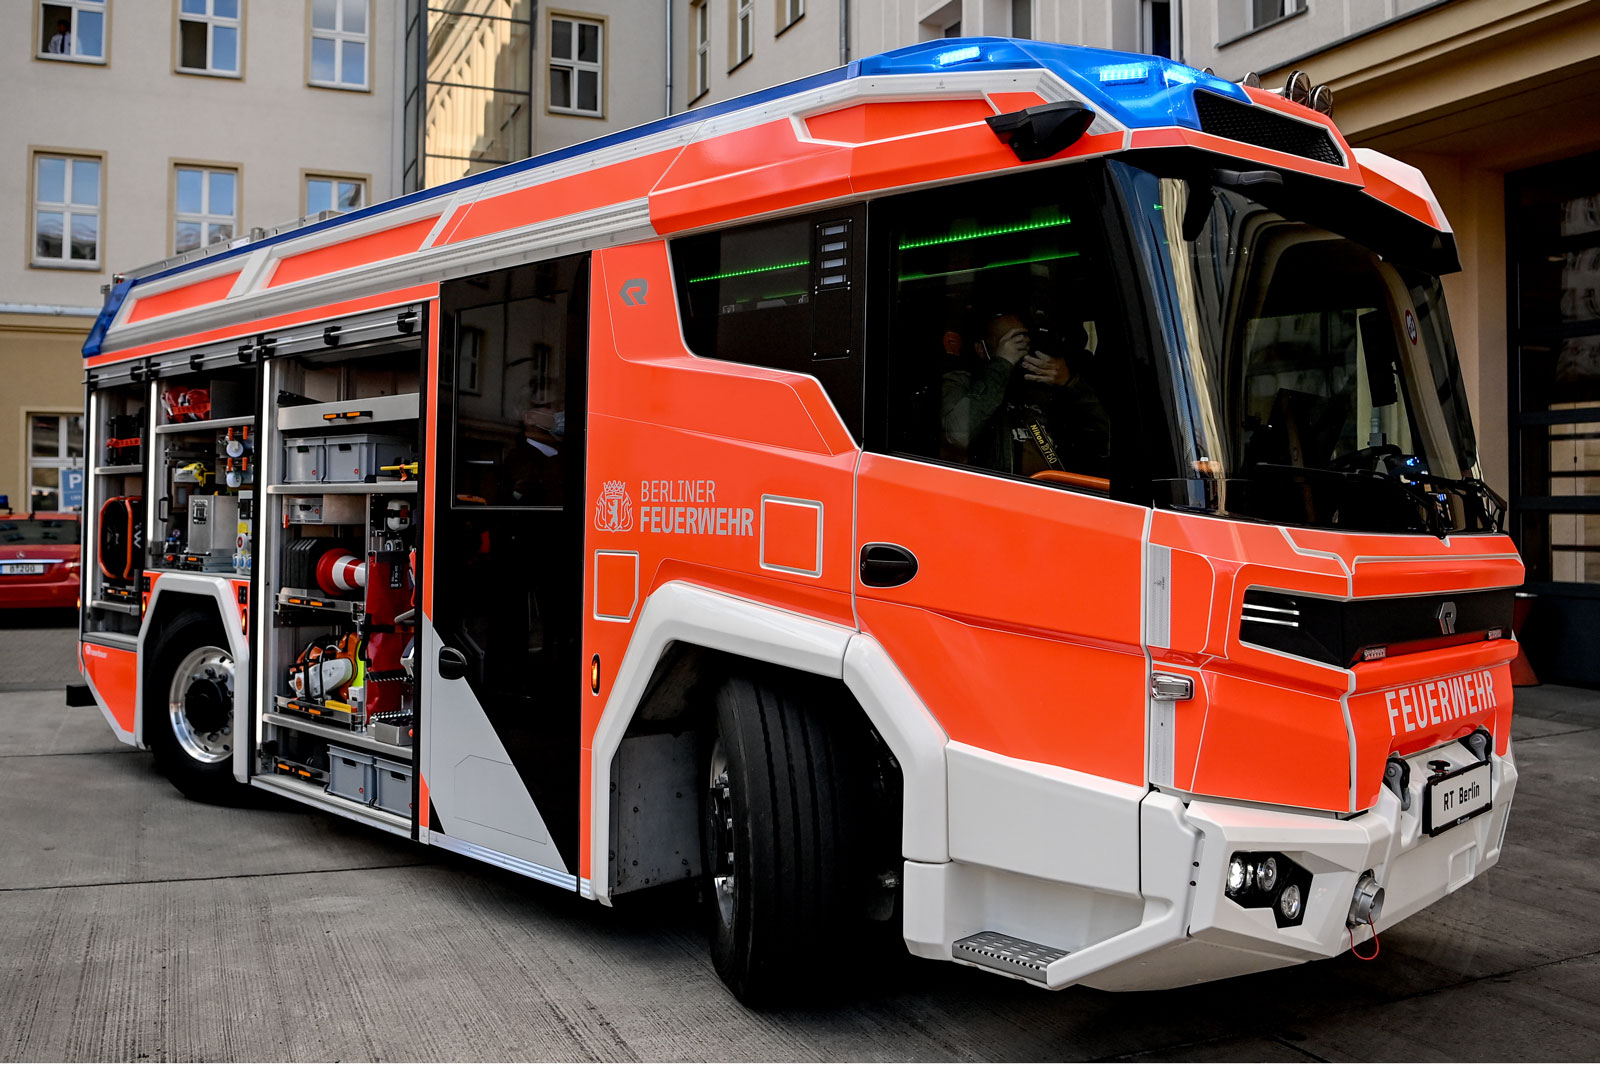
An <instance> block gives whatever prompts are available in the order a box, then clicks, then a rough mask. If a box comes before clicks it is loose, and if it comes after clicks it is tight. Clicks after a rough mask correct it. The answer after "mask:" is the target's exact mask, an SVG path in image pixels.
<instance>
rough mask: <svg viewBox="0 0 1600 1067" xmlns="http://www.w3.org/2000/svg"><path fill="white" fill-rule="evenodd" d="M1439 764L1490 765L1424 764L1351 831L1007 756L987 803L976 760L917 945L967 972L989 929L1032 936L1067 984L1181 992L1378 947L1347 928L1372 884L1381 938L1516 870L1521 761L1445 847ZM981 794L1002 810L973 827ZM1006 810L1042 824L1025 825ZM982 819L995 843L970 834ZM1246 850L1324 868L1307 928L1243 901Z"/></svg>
mask: <svg viewBox="0 0 1600 1067" xmlns="http://www.w3.org/2000/svg"><path fill="white" fill-rule="evenodd" d="M950 747H951V749H955V748H957V747H958V746H956V745H954V744H953V743H952V745H951V746H950ZM952 755H955V754H954V753H952ZM1438 759H1444V760H1447V761H1449V762H1450V763H1451V764H1452V766H1453V767H1461V766H1466V765H1468V764H1471V763H1475V762H1476V761H1477V760H1476V757H1475V756H1474V755H1473V754H1472V752H1471V751H1470V750H1469V749H1468V748H1467V747H1466V746H1465V745H1463V744H1461V743H1460V742H1459V741H1452V742H1449V743H1448V744H1445V745H1441V746H1439V747H1437V748H1434V749H1431V750H1429V751H1427V752H1422V753H1417V754H1415V755H1413V756H1410V757H1408V758H1407V762H1408V763H1409V764H1410V783H1409V786H1408V790H1407V791H1408V792H1409V794H1410V796H1409V802H1408V803H1402V799H1401V797H1400V796H1398V795H1397V794H1396V793H1395V792H1393V791H1391V790H1390V789H1388V788H1385V789H1383V790H1382V791H1381V793H1380V797H1379V800H1378V803H1377V804H1376V805H1375V806H1374V807H1372V808H1371V809H1369V810H1368V811H1366V812H1363V813H1362V814H1360V815H1357V816H1354V817H1351V818H1336V817H1334V816H1332V815H1327V814H1313V813H1308V812H1304V811H1294V810H1285V809H1281V808H1269V807H1264V806H1259V805H1250V804H1244V803H1240V802H1237V801H1225V800H1209V799H1198V798H1197V799H1193V800H1191V801H1189V802H1188V803H1187V804H1186V803H1184V802H1182V801H1181V800H1180V799H1179V798H1178V797H1177V796H1174V795H1172V794H1170V793H1161V792H1156V791H1153V790H1152V791H1148V792H1144V793H1143V794H1142V795H1140V791H1138V790H1134V789H1131V788H1129V787H1124V786H1121V785H1120V784H1116V783H1107V782H1105V780H1104V779H1090V778H1089V777H1088V776H1078V775H1074V774H1071V773H1070V772H1061V771H1056V770H1052V769H1048V768H1041V767H1040V765H1038V764H1032V765H1028V764H1022V763H1021V762H1020V761H1010V760H997V759H994V758H992V757H990V758H989V759H988V761H987V763H985V764H984V766H986V767H987V768H988V772H989V773H988V777H985V778H982V779H975V781H976V782H977V784H979V785H981V786H982V788H981V789H977V790H972V791H970V796H969V793H968V792H967V791H964V790H963V788H961V787H959V783H960V782H961V781H963V780H964V779H965V778H966V777H967V774H968V772H966V771H964V770H962V768H963V767H964V766H966V765H967V764H969V763H970V762H971V761H970V757H967V758H965V759H964V760H961V761H958V760H955V759H952V762H951V764H950V767H951V782H952V792H951V800H952V803H951V809H950V810H951V860H950V862H946V863H913V862H907V863H906V864H905V938H906V944H907V946H908V947H909V948H910V949H911V951H912V952H914V953H915V954H917V955H920V956H926V957H930V958H935V959H952V958H956V957H955V956H954V954H953V952H952V946H953V944H954V943H956V942H957V941H960V940H962V939H965V938H969V937H972V936H973V935H976V934H979V933H980V932H983V931H989V932H995V933H998V934H1002V935H1008V936H1011V937H1015V938H1021V939H1023V940H1024V941H1025V942H1031V943H1033V944H1034V945H1035V946H1036V947H1039V948H1043V949H1052V950H1059V952H1058V953H1057V954H1052V956H1051V958H1052V960H1053V961H1052V962H1050V963H1049V964H1048V966H1047V967H1044V968H1041V969H1039V970H1037V971H1034V972H1032V973H1028V974H1024V975H1022V977H1025V978H1027V979H1028V980H1029V981H1033V982H1035V984H1038V985H1042V986H1045V987H1047V988H1050V989H1061V988H1065V987H1067V986H1070V985H1077V984H1082V985H1088V986H1093V987H1095V988H1099V989H1114V990H1136V989H1170V988H1174V987H1178V986H1184V985H1191V984H1194V983H1198V982H1207V981H1213V980H1216V979H1221V978H1230V977H1234V976H1237V975H1242V974H1250V973H1253V972H1256V971H1264V970H1270V969H1272V968H1275V967H1285V966H1289V965H1291V964H1295V963H1302V962H1305V961H1308V960H1314V959H1322V958H1327V957H1331V956H1336V955H1338V954H1340V953H1342V952H1345V951H1347V950H1348V949H1350V948H1351V947H1352V945H1359V944H1361V943H1362V942H1363V941H1366V940H1368V939H1370V938H1371V937H1372V936H1373V932H1374V931H1373V930H1372V929H1369V928H1368V927H1366V926H1362V927H1360V928H1359V929H1351V928H1350V927H1349V926H1348V925H1347V919H1348V917H1349V914H1350V905H1351V898H1352V896H1353V895H1354V893H1355V890H1356V884H1357V882H1358V881H1359V880H1360V879H1361V877H1362V875H1363V874H1366V873H1368V872H1370V873H1371V874H1372V876H1373V877H1374V878H1375V879H1376V881H1377V882H1378V884H1380V885H1381V886H1382V887H1383V888H1384V894H1385V897H1384V903H1383V908H1382V911H1381V913H1380V914H1379V916H1378V919H1377V922H1376V924H1375V925H1376V928H1377V930H1380V931H1381V930H1385V929H1388V928H1389V927H1391V926H1393V925H1394V924H1395V923H1398V922H1400V921H1401V920H1402V919H1405V918H1406V917H1407V916H1410V915H1413V914H1415V913H1416V912H1417V911H1419V910H1421V909H1422V908H1425V907H1427V906H1428V905H1429V904H1432V903H1433V902H1434V901H1436V900H1438V899H1440V898H1441V897H1443V896H1445V895H1446V894H1448V893H1451V892H1454V891H1455V890H1456V889H1459V888H1460V887H1461V886H1463V885H1465V884H1466V883H1467V882H1469V881H1471V880H1472V879H1473V878H1474V877H1476V876H1477V875H1478V874H1479V873H1481V872H1482V871H1484V870H1486V869H1487V868H1489V867H1490V866H1492V865H1493V864H1494V863H1495V862H1497V861H1498V860H1499V858H1500V847H1501V840H1502V838H1503V836H1504V834H1505V828H1506V820H1507V817H1508V816H1509V814H1510V811H1511V804H1512V800H1513V799H1514V796H1515V793H1516V784H1517V769H1516V764H1515V762H1514V761H1513V759H1512V757H1511V754H1510V752H1509V751H1508V752H1507V754H1506V755H1505V756H1504V757H1500V756H1496V755H1493V754H1491V756H1490V775H1491V782H1492V787H1493V806H1492V807H1491V808H1490V809H1489V810H1488V811H1485V812H1484V813H1482V814H1481V815H1478V816H1477V817H1475V818H1473V819H1471V820H1469V821H1468V822H1465V823H1463V824H1461V825H1459V826H1455V827H1453V828H1451V829H1449V830H1446V831H1444V832H1442V833H1440V834H1439V835H1438V836H1436V837H1430V836H1429V835H1428V834H1427V833H1426V832H1425V831H1424V830H1423V826H1422V823H1423V820H1422V812H1423V803H1424V800H1425V797H1424V792H1423V791H1424V789H1425V788H1426V782H1427V779H1428V773H1429V772H1428V768H1427V764H1428V762H1429V761H1430V760H1438ZM958 772H959V773H958ZM1094 782H1098V783H1100V784H1099V785H1094V784H1091V783H1094ZM979 799H982V800H983V801H986V802H989V803H990V804H991V805H992V806H995V807H998V808H999V811H991V812H980V813H979V814H980V815H981V816H984V817H983V818H978V819H973V818H972V812H971V811H969V809H971V808H974V807H975V806H977V803H978V801H979ZM1002 812H1005V813H1017V812H1027V813H1028V816H1027V817H1026V818H1022V819H1017V818H1015V817H1013V818H1011V819H1010V820H1009V821H1008V820H1005V819H1002V818H1000V817H999V816H1000V814H1001V813H1002ZM967 821H974V822H975V825H976V828H978V829H982V830H984V831H985V833H984V834H983V836H982V837H979V836H978V835H977V834H976V833H971V834H969V833H965V832H964V831H963V824H964V823H965V822H967ZM1135 842H1136V843H1135ZM1236 852H1276V853H1280V854H1283V855H1285V856H1288V857H1289V858H1290V859H1292V860H1294V861H1295V862H1296V863H1298V864H1299V865H1300V866H1301V867H1303V868H1305V869H1306V870H1307V871H1309V872H1310V873H1311V883H1310V888H1309V891H1308V893H1307V895H1306V902H1305V907H1304V912H1303V917H1302V919H1301V921H1300V922H1299V923H1298V924H1296V925H1293V926H1285V927H1279V926H1278V924H1277V922H1276V920H1275V918H1274V915H1273V911H1272V909H1271V908H1270V907H1253V908H1246V907H1242V906H1241V905H1239V904H1238V903H1236V902H1234V901H1233V900H1231V899H1230V898H1228V896H1227V895H1226V893H1225V891H1224V889H1225V885H1226V880H1227V874H1228V862H1229V860H1230V859H1231V858H1232V856H1233V854H1234V853H1236ZM1057 956H1058V957H1059V958H1057ZM966 962H971V961H970V960H967V961H966ZM1009 973H1013V974H1015V973H1016V972H1015V971H1012V972H1009Z"/></svg>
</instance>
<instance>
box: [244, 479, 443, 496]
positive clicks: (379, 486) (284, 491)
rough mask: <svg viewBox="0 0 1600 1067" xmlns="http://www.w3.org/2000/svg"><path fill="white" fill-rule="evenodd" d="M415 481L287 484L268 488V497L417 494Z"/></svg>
mask: <svg viewBox="0 0 1600 1067" xmlns="http://www.w3.org/2000/svg"><path fill="white" fill-rule="evenodd" d="M416 491H417V483H416V481H415V480H412V481H407V482H400V481H394V482H286V483H281V484H279V485H269V486H267V495H268V496H324V495H326V494H328V493H415V492H416Z"/></svg>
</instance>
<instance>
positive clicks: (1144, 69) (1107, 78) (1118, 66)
mask: <svg viewBox="0 0 1600 1067" xmlns="http://www.w3.org/2000/svg"><path fill="white" fill-rule="evenodd" d="M1149 77H1150V67H1149V65H1148V64H1146V63H1112V64H1111V65H1109V66H1105V67H1101V68H1100V84H1101V85H1137V84H1138V83H1140V82H1142V81H1145V80H1147V79H1148V78H1149Z"/></svg>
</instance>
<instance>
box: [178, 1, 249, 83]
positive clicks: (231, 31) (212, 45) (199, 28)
mask: <svg viewBox="0 0 1600 1067" xmlns="http://www.w3.org/2000/svg"><path fill="white" fill-rule="evenodd" d="M240 2H241V0H180V3H179V7H178V69H179V70H180V71H182V72H184V73H185V74H224V75H229V76H234V77H237V76H238V74H239V55H240V48H239V43H240V36H241V34H240V28H239V4H240Z"/></svg>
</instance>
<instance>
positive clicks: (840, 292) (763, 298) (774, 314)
mask: <svg viewBox="0 0 1600 1067" xmlns="http://www.w3.org/2000/svg"><path fill="white" fill-rule="evenodd" d="M863 223H864V217H863V213H862V211H861V209H860V208H859V207H846V208H840V209H838V210H836V211H831V212H822V213H819V214H816V215H808V216H806V217H804V218H794V219H783V220H780V221H777V222H767V223H760V224H757V225H755V226H742V227H739V228H738V229H733V230H723V231H721V232H717V233H703V234H697V235H695V236H693V237H684V238H679V239H678V240H676V241H673V242H672V270H673V273H674V275H675V276H676V282H677V288H678V310H679V315H680V316H681V317H682V320H683V336H684V339H685V340H686V341H687V342H688V343H689V348H690V350H691V351H693V352H694V353H695V354H696V355H698V356H705V357H706V358H708V359H722V360H727V361H729V362H731V363H750V364H754V365H756V366H761V367H772V368H774V369H777V370H787V371H795V372H797V373H800V374H809V375H812V376H814V377H815V378H817V380H818V381H820V382H821V383H822V387H823V388H824V389H825V390H827V392H828V396H829V398H830V399H831V400H832V401H833V405H834V407H836V408H837V409H838V410H839V415H840V417H842V418H843V419H844V423H845V425H846V426H847V427H849V429H850V432H851V433H853V434H855V435H856V437H857V439H859V438H860V435H861V389H862V378H861V331H862V300H861V292H862V288H863V286H862V281H863V277H864V274H863V267H864V264H863V258H864V257H863V256H862V254H861V251H862V250H861V248H860V245H861V244H862V241H861V233H862V230H863V229H864V225H863Z"/></svg>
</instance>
